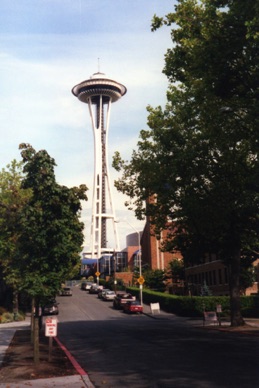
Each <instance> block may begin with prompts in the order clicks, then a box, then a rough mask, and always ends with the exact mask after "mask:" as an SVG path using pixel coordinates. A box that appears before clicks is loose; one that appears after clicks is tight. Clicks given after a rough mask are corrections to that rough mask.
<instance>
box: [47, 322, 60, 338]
mask: <svg viewBox="0 0 259 388" xmlns="http://www.w3.org/2000/svg"><path fill="white" fill-rule="evenodd" d="M57 331H58V321H57V319H56V318H51V317H48V318H46V320H45V336H46V337H56V336H57Z"/></svg>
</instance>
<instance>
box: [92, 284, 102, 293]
mask: <svg viewBox="0 0 259 388" xmlns="http://www.w3.org/2000/svg"><path fill="white" fill-rule="evenodd" d="M102 289H103V286H101V285H100V284H93V285H92V286H91V287H90V289H89V294H98V292H99V291H100V290H102Z"/></svg>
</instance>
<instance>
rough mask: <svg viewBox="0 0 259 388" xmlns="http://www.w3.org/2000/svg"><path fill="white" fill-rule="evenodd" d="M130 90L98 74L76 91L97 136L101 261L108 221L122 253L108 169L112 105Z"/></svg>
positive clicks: (96, 235)
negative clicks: (86, 105)
mask: <svg viewBox="0 0 259 388" xmlns="http://www.w3.org/2000/svg"><path fill="white" fill-rule="evenodd" d="M126 92H127V89H126V87H125V86H124V85H122V84H120V83H118V82H116V81H114V80H111V79H109V78H108V77H106V75H105V74H103V73H100V72H97V73H95V74H93V75H92V76H91V77H90V79H88V80H86V81H83V82H81V83H80V84H78V85H76V86H74V87H73V89H72V93H73V94H74V96H76V97H77V98H78V99H79V100H80V101H81V102H84V103H86V104H88V108H89V113H90V117H91V122H92V129H93V134H94V185H93V203H92V221H91V243H90V251H91V255H92V257H93V258H94V257H96V258H100V257H101V256H102V254H104V253H105V252H107V221H108V220H111V224H112V229H113V233H114V241H115V247H114V248H115V250H116V251H117V252H118V251H120V247H119V238H118V231H117V225H116V222H115V220H116V217H115V210H114V203H113V198H112V190H111V182H110V175H109V168H108V156H107V155H108V152H107V151H108V130H109V122H110V112H111V104H112V103H113V102H116V101H118V100H119V99H120V98H121V97H122V96H124V94H126Z"/></svg>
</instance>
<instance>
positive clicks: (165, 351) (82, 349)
mask: <svg viewBox="0 0 259 388" xmlns="http://www.w3.org/2000/svg"><path fill="white" fill-rule="evenodd" d="M58 301H59V302H60V305H59V308H60V313H59V316H58V320H59V325H58V338H59V339H60V341H61V342H62V343H63V344H64V345H65V346H66V347H67V348H68V349H69V351H70V352H71V353H72V354H73V356H74V357H75V358H76V360H77V361H78V362H79V364H80V365H81V366H82V367H83V368H84V369H85V370H86V371H87V372H88V374H89V378H90V380H91V381H92V383H93V384H94V385H95V387H96V388H100V387H105V388H108V387H110V388H124V387H125V388H127V387H130V388H167V387H168V388H169V387H170V388H172V387H176V388H178V387H186V388H187V387H189V388H190V387H197V388H198V387H199V388H203V387H204V388H218V387H221V388H223V387H233V388H234V387H235V388H238V387H240V388H241V387H242V388H246V387H247V388H250V387H258V386H259V368H258V358H259V338H258V337H256V336H252V335H245V334H238V333H229V332H228V333H226V332H219V331H217V330H210V329H204V328H203V327H202V326H200V327H197V326H193V325H191V324H190V323H189V321H188V320H186V319H182V318H178V317H175V316H173V315H172V316H170V317H169V318H167V317H161V318H159V317H157V318H156V319H154V318H152V317H150V316H146V315H128V314H124V313H123V312H122V311H120V310H119V311H117V310H114V309H113V308H112V302H104V301H101V300H99V299H98V298H97V296H96V295H89V294H88V292H86V291H82V290H80V289H79V288H77V287H74V288H73V296H72V297H58Z"/></svg>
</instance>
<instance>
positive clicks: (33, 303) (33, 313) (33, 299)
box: [31, 298, 35, 344]
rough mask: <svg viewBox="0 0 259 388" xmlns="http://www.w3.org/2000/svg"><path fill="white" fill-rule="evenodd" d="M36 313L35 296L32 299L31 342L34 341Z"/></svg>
mask: <svg viewBox="0 0 259 388" xmlns="http://www.w3.org/2000/svg"><path fill="white" fill-rule="evenodd" d="M34 315H35V298H32V300H31V344H33V341H34V335H33V333H34Z"/></svg>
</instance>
